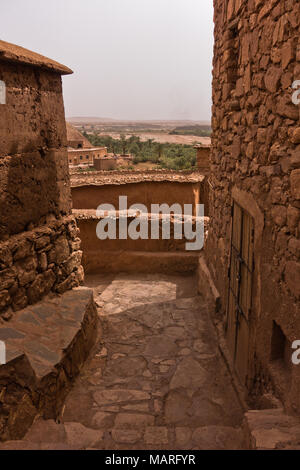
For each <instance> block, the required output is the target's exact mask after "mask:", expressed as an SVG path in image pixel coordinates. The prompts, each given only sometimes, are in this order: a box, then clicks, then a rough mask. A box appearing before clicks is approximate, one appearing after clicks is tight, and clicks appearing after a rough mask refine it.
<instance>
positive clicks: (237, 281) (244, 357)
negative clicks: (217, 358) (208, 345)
mask: <svg viewBox="0 0 300 470" xmlns="http://www.w3.org/2000/svg"><path fill="white" fill-rule="evenodd" d="M253 246H254V223H253V219H252V217H251V216H250V215H249V214H248V212H246V211H245V210H244V209H242V208H241V207H240V206H239V205H238V204H237V203H236V202H234V204H233V208H232V237H231V255H230V266H229V270H228V276H229V292H228V305H227V325H226V326H227V333H226V334H227V343H228V347H229V350H230V353H231V357H232V358H233V361H234V367H235V370H236V372H237V375H238V376H239V378H240V380H241V382H242V383H243V385H245V384H246V380H247V372H248V350H249V319H250V315H251V306H252V278H253V269H254V262H253V259H254V256H253Z"/></svg>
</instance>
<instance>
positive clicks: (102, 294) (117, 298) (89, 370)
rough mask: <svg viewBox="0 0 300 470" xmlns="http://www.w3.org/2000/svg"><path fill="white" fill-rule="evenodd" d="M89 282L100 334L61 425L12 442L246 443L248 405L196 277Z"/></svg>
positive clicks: (119, 445)
mask: <svg viewBox="0 0 300 470" xmlns="http://www.w3.org/2000/svg"><path fill="white" fill-rule="evenodd" d="M110 281H111V280H109V281H104V280H103V278H101V277H100V276H98V277H94V278H90V279H88V285H90V286H91V287H93V289H94V292H95V299H96V302H97V304H98V309H99V316H100V323H101V325H102V327H101V331H99V340H98V343H97V345H96V347H95V350H94V352H93V354H92V357H91V359H90V361H89V362H88V364H86V366H85V367H84V370H83V371H82V373H81V375H80V377H79V378H78V379H77V381H76V383H75V386H74V388H73V390H72V391H71V393H70V394H69V396H68V398H67V401H66V405H65V408H64V411H63V415H62V417H61V422H60V423H59V424H58V423H54V422H52V421H43V420H40V419H39V420H37V421H36V422H35V423H34V425H33V426H32V428H31V430H30V431H29V433H28V434H27V436H26V437H25V439H24V440H23V441H20V442H15V443H7V444H6V448H27V449H28V448H31V449H32V448H36V449H49V448H50V449H51V448H54V449H65V448H68V449H87V448H94V449H95V448H96V449H110V450H113V449H120V450H121V449H165V450H167V449H173V450H174V449H188V450H192V449H239V448H241V434H242V433H241V430H240V425H241V420H242V411H241V409H240V406H239V404H238V401H237V399H236V396H235V393H234V391H233V389H232V386H231V381H230V377H229V376H228V374H227V370H226V367H225V364H224V363H223V361H222V359H221V357H220V355H219V352H218V348H217V340H216V336H215V331H214V328H213V326H212V324H211V322H210V319H209V314H208V309H207V306H206V305H205V304H204V303H203V302H202V301H201V299H200V297H198V296H195V293H196V285H195V279H194V278H193V277H172V276H171V277H170V276H168V277H167V276H159V275H138V276H128V275H119V276H117V277H116V278H115V279H114V280H112V282H110Z"/></svg>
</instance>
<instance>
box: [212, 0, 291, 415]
mask: <svg viewBox="0 0 300 470" xmlns="http://www.w3.org/2000/svg"><path fill="white" fill-rule="evenodd" d="M214 7H215V48H214V71H213V120H212V125H213V135H212V153H211V168H210V170H211V173H210V185H211V188H212V190H211V193H210V216H211V223H210V234H209V237H208V242H207V249H206V259H207V262H208V264H209V267H210V270H211V273H212V275H213V278H214V281H215V283H216V286H217V288H218V290H219V292H220V294H221V300H222V311H223V313H225V310H226V302H227V295H228V276H227V270H228V266H229V254H230V237H231V205H232V200H233V199H234V200H236V201H237V202H238V203H239V204H240V205H241V206H242V207H243V208H244V209H245V210H246V211H248V212H249V213H250V214H251V215H252V216H253V218H254V224H255V243H254V250H255V253H254V257H255V273H254V285H253V295H254V298H253V309H252V313H251V318H250V350H249V369H248V380H247V384H248V388H249V390H250V392H251V391H252V392H253V393H256V392H257V393H260V392H263V391H264V390H266V389H268V387H271V386H272V387H274V388H275V390H276V393H278V394H279V395H280V398H281V399H282V401H283V402H284V404H285V406H286V408H287V409H288V410H289V411H291V412H297V413H300V396H299V387H300V366H292V365H291V359H290V358H291V355H292V350H291V349H289V351H288V359H287V363H286V366H285V367H284V368H283V369H285V370H286V371H287V376H283V375H282V374H280V372H279V374H278V375H279V376H280V375H281V377H277V379H278V380H277V379H276V378H275V377H274V374H273V373H272V364H271V359H270V358H271V344H272V332H273V326H274V322H276V324H277V325H279V326H280V328H281V330H282V332H283V334H284V336H285V339H286V344H287V345H290V344H291V342H292V341H294V340H296V339H300V315H299V313H300V312H299V300H300V262H299V258H300V128H299V109H300V108H299V106H296V105H295V104H293V103H292V94H293V92H294V90H293V89H292V83H293V82H294V81H295V80H300V44H299V23H300V4H299V2H295V1H293V0H280V1H279V0H270V1H268V2H265V1H264V0H248V1H242V0H215V1H214ZM280 380H281V381H286V387H285V389H286V390H285V391H284V392H283V391H282V390H281V387H280V384H279V382H280Z"/></svg>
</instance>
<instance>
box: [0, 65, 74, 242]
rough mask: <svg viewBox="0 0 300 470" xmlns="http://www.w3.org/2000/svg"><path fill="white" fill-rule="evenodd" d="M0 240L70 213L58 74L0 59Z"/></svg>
mask: <svg viewBox="0 0 300 470" xmlns="http://www.w3.org/2000/svg"><path fill="white" fill-rule="evenodd" d="M0 65H1V67H0V80H3V81H4V82H5V84H6V104H3V105H0V214H1V215H0V240H1V239H2V240H3V239H5V238H7V236H9V235H12V234H16V233H19V232H21V231H22V230H24V229H25V228H26V227H27V225H28V224H30V223H33V224H38V223H39V220H40V219H41V218H42V217H43V216H46V215H47V214H49V213H52V214H55V215H56V216H59V215H61V214H62V215H66V214H69V213H70V209H71V199H70V188H69V175H68V162H67V155H66V146H67V142H66V125H65V115H64V105H63V98H62V84H61V77H60V76H59V75H57V74H55V73H51V72H47V71H44V70H41V69H39V68H36V67H29V66H25V65H24V66H23V65H22V64H13V63H10V62H5V61H1V60H0Z"/></svg>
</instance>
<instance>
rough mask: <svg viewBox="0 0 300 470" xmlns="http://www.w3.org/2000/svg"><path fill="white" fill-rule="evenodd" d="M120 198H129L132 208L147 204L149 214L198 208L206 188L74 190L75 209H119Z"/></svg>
mask: <svg viewBox="0 0 300 470" xmlns="http://www.w3.org/2000/svg"><path fill="white" fill-rule="evenodd" d="M119 196H127V197H128V203H127V204H128V208H129V207H130V206H131V205H132V204H144V205H145V206H146V207H147V209H148V211H149V212H150V210H151V204H168V205H170V206H171V205H173V204H180V205H181V207H182V210H183V204H192V205H193V209H194V212H193V214H194V215H195V204H197V203H198V204H199V203H203V202H204V196H205V195H204V185H203V186H201V184H200V183H171V182H161V183H160V182H145V183H133V184H132V183H131V184H130V183H128V184H121V185H103V186H92V185H90V186H80V187H73V188H72V200H73V208H74V209H97V207H98V206H99V205H100V204H112V205H113V206H114V207H115V208H116V209H118V208H119Z"/></svg>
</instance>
